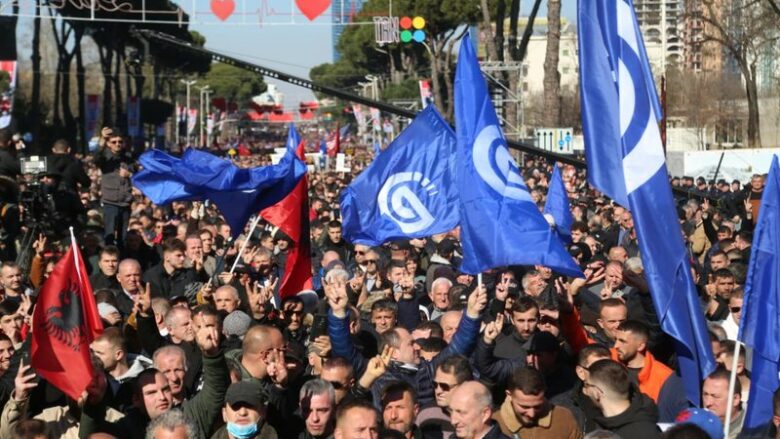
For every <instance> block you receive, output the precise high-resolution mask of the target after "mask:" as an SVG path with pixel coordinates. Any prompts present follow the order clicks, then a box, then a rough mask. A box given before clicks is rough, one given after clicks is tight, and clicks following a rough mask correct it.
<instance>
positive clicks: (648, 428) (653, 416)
mask: <svg viewBox="0 0 780 439" xmlns="http://www.w3.org/2000/svg"><path fill="white" fill-rule="evenodd" d="M583 391H584V393H585V394H586V395H587V396H588V397H589V398H590V399H591V400H592V401H593V403H594V404H595V405H596V406H597V407H598V408H599V410H600V412H601V414H600V416H597V417H596V418H595V419H594V421H595V422H596V425H597V426H598V427H599V428H601V429H603V430H609V431H611V432H613V433H616V434H617V435H618V436H620V437H623V438H631V439H656V438H660V437H661V432H660V431H659V430H658V427H657V426H656V422H658V409H657V408H656V406H655V404H654V403H653V400H652V399H650V398H649V397H647V396H646V395H644V394H642V393H639V392H633V396H632V386H631V379H630V378H629V377H628V371H627V370H626V368H625V367H624V366H623V365H622V364H620V363H618V362H616V361H612V360H599V361H596V362H595V363H593V364H591V365H590V368H589V373H588V375H587V377H586V378H585V380H584V382H583Z"/></svg>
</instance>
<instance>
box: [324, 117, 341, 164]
mask: <svg viewBox="0 0 780 439" xmlns="http://www.w3.org/2000/svg"><path fill="white" fill-rule="evenodd" d="M327 147H328V157H336V156H337V155H338V154H339V152H340V151H341V130H340V129H339V124H338V123H336V129H335V130H334V131H333V134H331V137H330V140H329V141H328V142H327Z"/></svg>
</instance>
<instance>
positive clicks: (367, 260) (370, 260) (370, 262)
mask: <svg viewBox="0 0 780 439" xmlns="http://www.w3.org/2000/svg"><path fill="white" fill-rule="evenodd" d="M378 260H379V259H366V264H376V263H377V261H378Z"/></svg>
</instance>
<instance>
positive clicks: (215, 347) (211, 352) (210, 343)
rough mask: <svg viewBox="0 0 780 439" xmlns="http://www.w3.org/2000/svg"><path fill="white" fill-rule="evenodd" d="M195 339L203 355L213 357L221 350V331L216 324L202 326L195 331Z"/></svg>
mask: <svg viewBox="0 0 780 439" xmlns="http://www.w3.org/2000/svg"><path fill="white" fill-rule="evenodd" d="M195 341H196V342H197V343H198V347H199V348H200V351H201V352H203V355H206V356H208V357H213V356H215V355H217V353H218V352H219V332H218V331H217V328H216V327H215V326H201V327H199V328H198V329H197V330H196V332H195Z"/></svg>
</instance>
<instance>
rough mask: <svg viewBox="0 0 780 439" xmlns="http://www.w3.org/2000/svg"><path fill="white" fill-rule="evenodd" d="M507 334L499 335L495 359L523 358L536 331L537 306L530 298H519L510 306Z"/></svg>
mask: <svg viewBox="0 0 780 439" xmlns="http://www.w3.org/2000/svg"><path fill="white" fill-rule="evenodd" d="M510 316H511V318H510V321H511V323H512V328H510V329H511V332H510V333H509V334H504V335H500V336H499V337H498V339H497V341H496V348H495V351H494V355H495V356H496V357H497V358H506V359H509V358H517V357H520V358H525V357H526V354H527V351H528V346H529V345H530V342H531V337H532V336H533V335H534V334H535V333H536V332H537V331H538V325H539V304H538V303H537V302H536V301H535V300H534V299H532V298H530V297H526V296H524V297H520V298H519V299H517V300H515V302H514V303H513V304H512V311H511V313H510Z"/></svg>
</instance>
